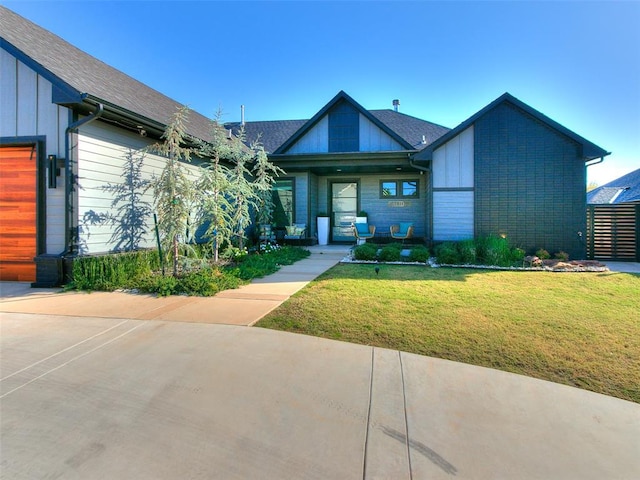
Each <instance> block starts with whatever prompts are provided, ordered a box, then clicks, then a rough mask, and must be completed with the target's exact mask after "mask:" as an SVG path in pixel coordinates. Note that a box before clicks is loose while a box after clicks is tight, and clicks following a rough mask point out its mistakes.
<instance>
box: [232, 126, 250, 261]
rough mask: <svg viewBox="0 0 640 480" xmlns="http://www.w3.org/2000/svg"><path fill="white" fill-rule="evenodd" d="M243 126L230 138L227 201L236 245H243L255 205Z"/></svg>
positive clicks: (248, 152) (248, 150) (248, 151)
mask: <svg viewBox="0 0 640 480" xmlns="http://www.w3.org/2000/svg"><path fill="white" fill-rule="evenodd" d="M245 138H246V135H245V132H244V127H241V128H240V131H239V132H238V134H237V135H236V137H234V138H233V139H232V143H231V155H230V160H231V162H232V165H233V166H232V168H231V176H230V178H229V201H230V206H231V231H232V235H233V236H234V237H236V238H237V239H238V247H240V249H242V248H243V247H244V238H245V235H244V234H245V229H246V228H247V227H248V226H249V225H250V224H251V209H252V207H256V206H257V196H256V190H255V188H254V185H253V183H252V182H251V180H250V179H249V177H250V176H251V172H250V171H249V169H248V168H247V164H248V163H249V162H250V161H251V159H252V154H251V150H250V149H249V148H248V147H247V146H246V145H245V144H244V142H245Z"/></svg>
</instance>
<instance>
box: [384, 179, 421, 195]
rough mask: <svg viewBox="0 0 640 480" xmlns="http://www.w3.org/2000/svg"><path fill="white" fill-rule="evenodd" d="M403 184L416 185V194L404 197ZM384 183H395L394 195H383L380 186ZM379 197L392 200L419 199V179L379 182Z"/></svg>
mask: <svg viewBox="0 0 640 480" xmlns="http://www.w3.org/2000/svg"><path fill="white" fill-rule="evenodd" d="M405 182H415V183H416V194H415V195H404V190H403V186H404V183H405ZM385 183H395V184H396V194H395V195H384V189H383V188H382V185H383V184H385ZM379 196H380V198H381V199H383V200H385V199H394V198H420V178H403V179H399V178H391V179H385V180H380V189H379Z"/></svg>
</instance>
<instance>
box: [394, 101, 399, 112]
mask: <svg viewBox="0 0 640 480" xmlns="http://www.w3.org/2000/svg"><path fill="white" fill-rule="evenodd" d="M399 108H400V100H398V99H397V98H396V99H395V100H394V101H393V111H394V112H397V111H398V109H399Z"/></svg>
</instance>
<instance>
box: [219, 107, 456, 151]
mask: <svg viewBox="0 0 640 480" xmlns="http://www.w3.org/2000/svg"><path fill="white" fill-rule="evenodd" d="M368 113H369V114H371V115H372V116H373V117H375V118H376V119H377V120H378V121H379V122H381V123H383V124H384V125H385V126H386V127H387V128H388V129H389V130H391V131H393V132H394V133H395V134H396V135H398V136H399V137H400V138H401V139H402V140H404V141H405V142H406V143H408V144H410V145H412V146H413V148H414V149H415V150H420V149H421V148H424V147H425V145H428V144H429V143H431V142H433V141H435V140H436V139H438V138H439V137H440V136H442V135H444V134H445V133H447V132H448V131H449V129H448V128H446V127H443V126H441V125H437V124H435V123H432V122H428V121H426V120H421V119H419V118H416V117H412V116H409V115H405V114H404V113H400V112H396V111H395V110H368ZM307 122H309V120H273V121H261V122H246V123H245V132H246V134H247V140H248V141H252V140H255V139H256V138H257V136H258V135H262V137H261V141H262V143H263V145H264V148H265V150H266V151H267V152H269V153H273V152H275V151H276V150H277V149H278V148H279V147H281V146H282V145H283V144H284V143H285V142H286V141H287V140H289V139H290V138H291V136H292V135H294V134H295V133H296V132H298V130H299V129H300V128H302V127H303V126H305V125H306V124H307ZM225 126H226V127H227V128H231V129H232V130H233V132H234V133H236V132H237V131H238V128H239V127H240V123H238V122H235V123H227V124H225ZM423 136H424V139H425V143H422V140H423Z"/></svg>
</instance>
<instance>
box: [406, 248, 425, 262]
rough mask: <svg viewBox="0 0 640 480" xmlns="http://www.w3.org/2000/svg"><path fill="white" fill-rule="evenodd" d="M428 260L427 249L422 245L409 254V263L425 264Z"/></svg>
mask: <svg viewBox="0 0 640 480" xmlns="http://www.w3.org/2000/svg"><path fill="white" fill-rule="evenodd" d="M427 260H429V249H428V248H427V247H425V246H423V245H418V246H417V247H413V248H412V249H411V252H410V253H409V261H410V262H423V263H424V262H426V261H427Z"/></svg>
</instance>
